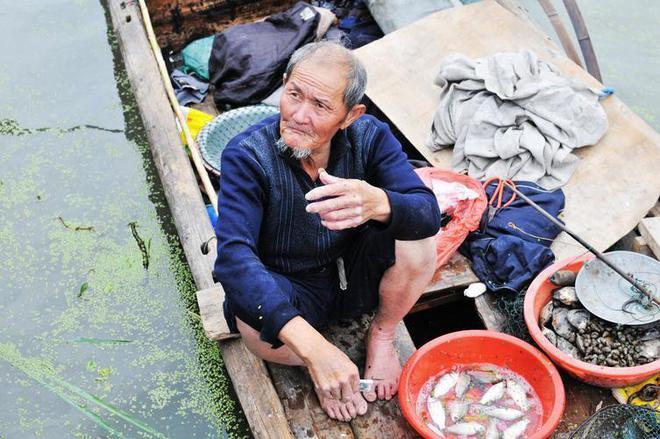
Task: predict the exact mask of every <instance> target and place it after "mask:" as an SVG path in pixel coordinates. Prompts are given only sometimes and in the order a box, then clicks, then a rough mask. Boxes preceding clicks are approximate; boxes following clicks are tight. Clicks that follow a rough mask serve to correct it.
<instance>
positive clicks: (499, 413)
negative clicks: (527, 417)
mask: <svg viewBox="0 0 660 439" xmlns="http://www.w3.org/2000/svg"><path fill="white" fill-rule="evenodd" d="M472 407H473V408H474V409H475V410H476V411H477V412H479V413H481V414H482V415H486V416H489V417H491V418H497V419H502V420H504V421H513V420H514V419H518V418H520V417H521V416H522V415H524V413H523V412H521V411H520V410H516V409H512V408H508V407H494V406H490V405H480V404H474V405H473V406H472Z"/></svg>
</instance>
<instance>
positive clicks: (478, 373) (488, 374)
mask: <svg viewBox="0 0 660 439" xmlns="http://www.w3.org/2000/svg"><path fill="white" fill-rule="evenodd" d="M468 374H469V375H470V376H471V377H472V378H474V379H476V380H477V381H479V382H482V383H488V384H492V383H497V382H499V381H502V377H501V376H500V374H498V373H497V372H495V371H494V370H470V371H468Z"/></svg>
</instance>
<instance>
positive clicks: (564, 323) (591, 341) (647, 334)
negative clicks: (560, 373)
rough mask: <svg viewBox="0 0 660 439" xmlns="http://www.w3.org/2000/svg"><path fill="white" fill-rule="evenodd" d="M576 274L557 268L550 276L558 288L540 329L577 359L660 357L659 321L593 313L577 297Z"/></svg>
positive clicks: (614, 362) (606, 362) (616, 363)
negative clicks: (625, 321)
mask: <svg viewBox="0 0 660 439" xmlns="http://www.w3.org/2000/svg"><path fill="white" fill-rule="evenodd" d="M576 274H577V273H573V272H571V271H558V272H556V273H555V274H553V275H552V276H551V277H550V281H551V282H552V283H553V284H554V285H556V286H557V287H558V288H557V289H556V290H555V291H554V292H553V294H552V300H550V301H549V302H548V303H547V304H546V305H545V306H544V307H543V309H542V310H541V313H540V316H539V326H540V327H541V331H542V332H543V335H544V336H545V337H546V338H547V339H548V340H549V341H550V343H552V344H553V345H555V346H556V347H557V348H559V349H560V350H561V351H562V352H564V353H565V354H568V355H570V356H571V357H573V358H575V359H578V360H581V361H585V362H588V363H592V364H597V365H599V366H607V367H632V366H638V365H642V364H646V363H650V362H652V361H655V360H657V359H658V358H660V328H659V327H658V325H654V326H651V327H636V326H624V325H617V324H614V323H610V322H607V321H605V320H602V319H600V318H598V317H596V316H595V315H593V314H591V313H590V312H589V311H587V310H586V309H584V308H583V307H582V305H581V304H580V301H579V300H578V297H577V294H576V292H575V286H574V285H575V277H576Z"/></svg>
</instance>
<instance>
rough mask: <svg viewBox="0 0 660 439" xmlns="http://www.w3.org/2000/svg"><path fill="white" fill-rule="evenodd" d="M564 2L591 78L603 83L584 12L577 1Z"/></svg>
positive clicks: (568, 0)
mask: <svg viewBox="0 0 660 439" xmlns="http://www.w3.org/2000/svg"><path fill="white" fill-rule="evenodd" d="M563 1H564V6H565V7H566V11H567V12H568V16H569V17H570V18H571V23H573V29H575V35H576V36H577V40H578V43H580V49H581V50H582V56H583V57H584V63H585V64H586V66H587V71H588V72H589V73H590V74H591V76H593V77H594V78H596V79H598V80H599V81H600V82H603V78H602V77H601V75H600V67H598V60H597V59H596V53H595V52H594V46H593V45H592V44H591V38H590V37H589V31H588V30H587V25H586V23H585V22H584V17H582V12H580V8H579V7H578V5H577V2H576V1H575V0H563Z"/></svg>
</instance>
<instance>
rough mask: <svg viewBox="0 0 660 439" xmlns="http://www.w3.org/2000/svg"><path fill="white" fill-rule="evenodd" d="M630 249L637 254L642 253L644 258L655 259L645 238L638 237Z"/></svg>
mask: <svg viewBox="0 0 660 439" xmlns="http://www.w3.org/2000/svg"><path fill="white" fill-rule="evenodd" d="M630 249H631V250H632V251H634V252H636V253H641V254H643V255H644V256H651V257H653V252H652V251H651V248H650V247H649V246H648V244H647V243H646V240H645V239H644V237H643V236H636V237H635V239H634V240H633V242H632V246H631V248H630Z"/></svg>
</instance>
